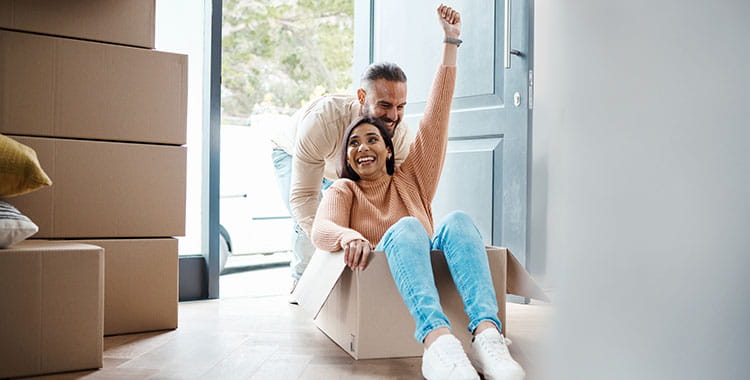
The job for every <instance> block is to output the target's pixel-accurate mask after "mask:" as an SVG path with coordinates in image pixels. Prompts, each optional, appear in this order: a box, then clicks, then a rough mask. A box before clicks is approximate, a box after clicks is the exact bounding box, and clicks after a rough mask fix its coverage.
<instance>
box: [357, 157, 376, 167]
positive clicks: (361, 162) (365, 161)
mask: <svg viewBox="0 0 750 380" xmlns="http://www.w3.org/2000/svg"><path fill="white" fill-rule="evenodd" d="M373 162H375V157H370V156H368V157H360V158H358V159H357V164H359V165H367V164H370V163H373Z"/></svg>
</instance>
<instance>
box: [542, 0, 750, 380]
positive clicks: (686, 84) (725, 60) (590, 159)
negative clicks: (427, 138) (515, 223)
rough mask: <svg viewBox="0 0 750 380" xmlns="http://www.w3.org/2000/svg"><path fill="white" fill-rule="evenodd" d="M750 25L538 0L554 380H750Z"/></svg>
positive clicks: (733, 16)
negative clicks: (553, 290) (553, 314)
mask: <svg viewBox="0 0 750 380" xmlns="http://www.w3.org/2000/svg"><path fill="white" fill-rule="evenodd" d="M748 20H750V2H748V1H747V0H737V1H730V0H719V1H714V2H692V1H690V2H686V1H677V0H665V1H642V0H640V1H638V0H635V1H601V0H567V1H555V0H537V1H535V74H536V75H535V79H536V81H535V82H536V83H535V84H536V87H535V91H536V99H535V100H536V101H535V110H534V134H533V146H534V155H533V163H534V168H533V172H532V180H533V181H534V182H533V183H534V186H535V187H534V189H533V192H532V229H531V233H532V255H533V257H535V258H536V260H535V261H533V262H532V268H531V270H532V272H543V274H545V282H546V283H547V285H552V286H554V287H555V288H556V294H555V304H556V309H557V311H556V318H555V320H554V323H553V325H552V331H553V332H554V333H553V334H552V335H553V340H552V342H553V344H552V345H551V347H552V351H551V352H550V354H551V356H550V360H549V363H550V368H549V371H550V373H548V376H547V378H555V379H633V378H637V379H719V378H721V379H740V378H742V379H747V378H748V373H750V361H749V360H747V357H748V355H749V354H750V344H748V338H749V337H750V285H749V284H750V200H748V199H747V198H750V164H748V162H750V125H749V124H750V123H749V122H748V120H750V104H748V103H750V102H749V101H748V99H747V94H750V42H748V37H750V21H748ZM551 374H554V376H551Z"/></svg>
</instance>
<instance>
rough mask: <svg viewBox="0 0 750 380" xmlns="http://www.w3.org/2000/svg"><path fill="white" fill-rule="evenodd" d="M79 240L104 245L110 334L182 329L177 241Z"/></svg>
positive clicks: (106, 321)
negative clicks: (178, 314) (178, 303)
mask: <svg viewBox="0 0 750 380" xmlns="http://www.w3.org/2000/svg"><path fill="white" fill-rule="evenodd" d="M77 242H79V243H85V244H93V245H97V246H100V247H102V248H104V268H105V271H106V272H105V276H104V335H115V334H125V333H135V332H144V331H154V330H166V329H176V328H177V301H178V298H179V295H178V286H179V281H178V277H177V276H178V274H177V272H178V266H179V264H178V256H177V239H102V240H80V241H78V240H77Z"/></svg>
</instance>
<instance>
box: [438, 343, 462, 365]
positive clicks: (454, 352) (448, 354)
mask: <svg viewBox="0 0 750 380" xmlns="http://www.w3.org/2000/svg"><path fill="white" fill-rule="evenodd" d="M441 348H442V350H437V355H438V357H440V360H441V361H443V362H444V363H447V364H449V365H452V366H456V365H458V364H460V363H461V362H463V361H464V360H465V357H466V354H465V353H464V350H463V348H461V345H460V344H451V345H445V346H443V347H441Z"/></svg>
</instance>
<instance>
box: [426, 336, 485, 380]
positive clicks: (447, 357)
mask: <svg viewBox="0 0 750 380" xmlns="http://www.w3.org/2000/svg"><path fill="white" fill-rule="evenodd" d="M422 376H424V377H425V378H426V379H427V380H438V379H446V380H448V379H450V380H464V379H465V380H470V379H471V380H479V375H478V374H477V371H476V370H474V368H473V367H472V366H471V362H469V358H468V357H466V353H465V352H464V349H463V347H461V342H459V341H458V339H456V337H455V336H453V335H451V334H448V335H442V336H440V337H439V338H437V339H436V340H435V341H434V342H433V343H432V345H430V347H429V348H428V349H426V350H425V351H424V355H422Z"/></svg>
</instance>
